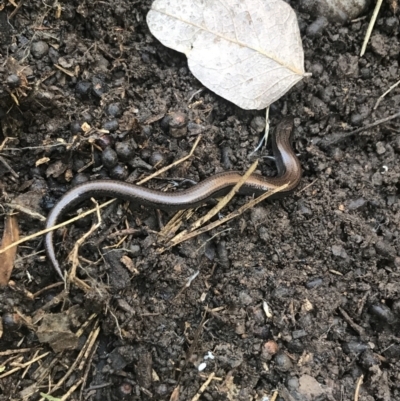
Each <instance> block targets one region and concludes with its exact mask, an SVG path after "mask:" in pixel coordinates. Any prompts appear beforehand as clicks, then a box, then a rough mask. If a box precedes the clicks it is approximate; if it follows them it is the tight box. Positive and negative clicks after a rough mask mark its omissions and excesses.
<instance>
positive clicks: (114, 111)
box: [106, 103, 122, 117]
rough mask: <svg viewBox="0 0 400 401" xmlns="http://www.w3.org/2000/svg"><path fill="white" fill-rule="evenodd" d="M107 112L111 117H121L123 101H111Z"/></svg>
mask: <svg viewBox="0 0 400 401" xmlns="http://www.w3.org/2000/svg"><path fill="white" fill-rule="evenodd" d="M106 112H107V114H108V115H109V116H111V117H120V116H121V115H122V109H121V103H110V104H109V105H108V106H107V109H106Z"/></svg>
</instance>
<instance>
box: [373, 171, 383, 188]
mask: <svg viewBox="0 0 400 401" xmlns="http://www.w3.org/2000/svg"><path fill="white" fill-rule="evenodd" d="M371 181H372V184H373V185H375V186H377V187H380V186H381V185H382V182H383V178H382V174H381V173H380V172H379V171H377V172H376V173H374V174H372V177H371Z"/></svg>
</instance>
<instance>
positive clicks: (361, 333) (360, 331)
mask: <svg viewBox="0 0 400 401" xmlns="http://www.w3.org/2000/svg"><path fill="white" fill-rule="evenodd" d="M339 311H340V313H341V314H342V316H343V318H344V320H345V321H346V322H347V323H348V324H349V325H350V327H351V328H352V329H353V330H355V331H356V332H357V333H358V334H359V336H360V337H364V335H365V330H364V329H363V328H362V327H361V326H359V325H358V324H357V323H355V322H354V321H353V319H352V318H351V317H350V316H349V315H348V314H347V312H346V311H345V310H344V309H342V308H341V307H340V306H339Z"/></svg>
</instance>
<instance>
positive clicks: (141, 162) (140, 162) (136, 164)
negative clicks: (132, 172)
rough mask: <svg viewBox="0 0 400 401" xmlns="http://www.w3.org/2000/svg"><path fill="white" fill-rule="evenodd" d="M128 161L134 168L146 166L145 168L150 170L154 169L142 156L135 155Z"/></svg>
mask: <svg viewBox="0 0 400 401" xmlns="http://www.w3.org/2000/svg"><path fill="white" fill-rule="evenodd" d="M128 163H129V165H130V166H131V167H132V168H144V169H145V170H149V171H151V170H153V167H152V166H151V165H150V164H148V163H146V162H145V161H144V160H142V159H141V158H140V157H135V158H134V159H133V160H129V162H128Z"/></svg>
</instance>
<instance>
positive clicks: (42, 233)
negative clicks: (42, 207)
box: [0, 199, 115, 254]
mask: <svg viewBox="0 0 400 401" xmlns="http://www.w3.org/2000/svg"><path fill="white" fill-rule="evenodd" d="M114 201H115V199H110V200H109V201H107V202H104V203H103V204H101V205H100V206H99V209H103V208H104V207H106V206H108V205H110V204H111V203H113V202H114ZM96 211H97V208H94V209H90V210H87V211H86V212H83V213H81V214H80V215H79V216H75V217H73V218H72V219H69V220H67V221H64V222H63V223H60V224H57V225H55V226H53V227H50V228H46V229H45V230H41V231H38V232H36V233H35V234H32V235H28V236H27V237H24V238H21V239H20V240H18V241H15V242H13V243H12V244H10V245H8V246H6V247H5V248H2V249H0V254H2V253H4V252H6V251H7V250H8V249H10V248H12V247H13V246H17V245H20V244H23V243H24V242H27V241H30V240H31V239H34V238H36V237H40V236H41V235H44V234H47V233H48V232H50V231H53V230H57V229H58V228H61V227H65V226H67V225H68V224H71V223H73V222H74V221H77V220H80V219H82V218H84V217H85V216H88V215H89V214H92V213H94V212H96Z"/></svg>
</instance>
